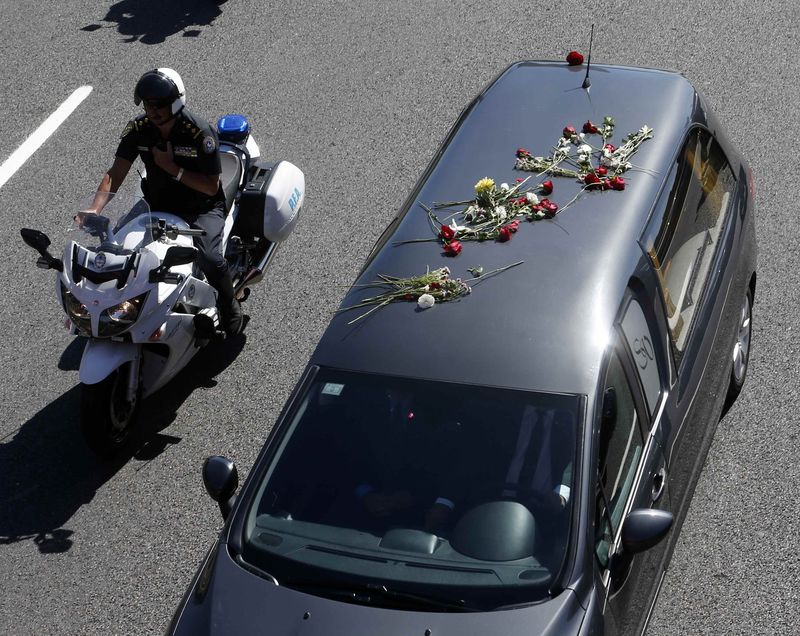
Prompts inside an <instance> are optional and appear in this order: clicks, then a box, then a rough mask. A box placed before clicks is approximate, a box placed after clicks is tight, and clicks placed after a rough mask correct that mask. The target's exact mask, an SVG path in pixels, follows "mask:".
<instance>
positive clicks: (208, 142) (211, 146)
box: [203, 135, 217, 155]
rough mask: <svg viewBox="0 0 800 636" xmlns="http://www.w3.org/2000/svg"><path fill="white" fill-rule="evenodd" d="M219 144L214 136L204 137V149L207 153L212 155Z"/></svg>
mask: <svg viewBox="0 0 800 636" xmlns="http://www.w3.org/2000/svg"><path fill="white" fill-rule="evenodd" d="M216 147H217V144H216V142H215V141H214V138H213V137H212V136H211V135H208V136H207V137H203V150H205V153H206V154H207V155H210V154H211V153H212V152H214V150H215V149H216Z"/></svg>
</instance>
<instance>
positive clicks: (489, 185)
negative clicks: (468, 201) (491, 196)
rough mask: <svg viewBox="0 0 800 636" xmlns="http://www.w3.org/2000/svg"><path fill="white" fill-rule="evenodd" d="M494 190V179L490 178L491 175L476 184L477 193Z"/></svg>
mask: <svg viewBox="0 0 800 636" xmlns="http://www.w3.org/2000/svg"><path fill="white" fill-rule="evenodd" d="M492 190H494V179H490V178H489V177H484V178H483V179H481V180H480V181H478V183H476V184H475V192H476V194H483V193H484V192H491V191H492Z"/></svg>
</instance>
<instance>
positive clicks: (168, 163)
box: [153, 142, 219, 197]
mask: <svg viewBox="0 0 800 636" xmlns="http://www.w3.org/2000/svg"><path fill="white" fill-rule="evenodd" d="M153 159H154V160H155V162H156V165H158V167H159V168H161V169H162V170H163V171H164V172H166V173H167V174H168V175H169V176H171V177H172V178H173V179H177V180H178V181H180V182H181V183H182V184H183V185H185V186H187V187H189V188H191V189H192V190H197V191H198V192H202V193H203V194H206V195H208V196H210V197H212V196H214V195H215V194H216V193H217V190H219V172H217V173H216V174H205V173H203V172H197V171H195V170H187V169H186V168H181V167H180V166H179V165H178V164H176V163H175V158H174V155H173V152H172V144H171V143H169V142H167V144H166V149H165V150H161V149H160V148H158V147H155V148H153Z"/></svg>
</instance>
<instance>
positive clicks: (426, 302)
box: [417, 294, 436, 309]
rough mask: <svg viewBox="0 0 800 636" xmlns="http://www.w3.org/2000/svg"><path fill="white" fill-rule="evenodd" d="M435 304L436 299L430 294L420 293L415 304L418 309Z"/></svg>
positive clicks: (427, 307)
mask: <svg viewBox="0 0 800 636" xmlns="http://www.w3.org/2000/svg"><path fill="white" fill-rule="evenodd" d="M435 304H436V299H435V298H434V297H433V296H431V295H430V294H422V296H420V297H419V298H418V299H417V305H418V306H419V308H420V309H430V308H431V307H433V306H434V305H435Z"/></svg>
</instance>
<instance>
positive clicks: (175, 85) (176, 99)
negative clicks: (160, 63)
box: [133, 68, 186, 115]
mask: <svg viewBox="0 0 800 636" xmlns="http://www.w3.org/2000/svg"><path fill="white" fill-rule="evenodd" d="M133 101H134V103H135V104H136V105H137V106H138V105H139V104H141V103H142V101H153V102H161V103H163V105H165V106H166V105H171V106H172V114H173V115H177V114H178V113H179V112H181V110H182V109H183V107H184V106H186V91H185V89H184V87H183V80H182V79H181V76H180V75H178V73H177V71H173V70H172V69H171V68H157V69H155V70H153V71H147V73H145V74H144V75H142V76H141V77H140V78H139V81H138V82H136V88H135V89H134V91H133Z"/></svg>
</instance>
